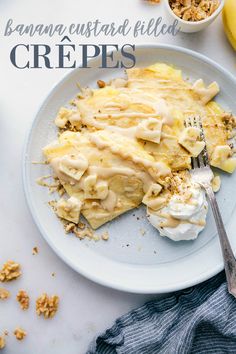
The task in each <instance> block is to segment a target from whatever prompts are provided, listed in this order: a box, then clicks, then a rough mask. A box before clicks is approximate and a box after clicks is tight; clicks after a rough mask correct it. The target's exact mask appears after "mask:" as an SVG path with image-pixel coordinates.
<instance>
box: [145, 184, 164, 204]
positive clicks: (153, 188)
mask: <svg viewBox="0 0 236 354" xmlns="http://www.w3.org/2000/svg"><path fill="white" fill-rule="evenodd" d="M161 190H162V186H161V185H160V184H158V183H152V184H151V185H150V187H149V189H148V191H147V193H146V194H145V195H144V197H143V200H142V202H143V204H145V205H147V207H149V208H151V209H153V210H158V209H160V208H161V207H162V206H163V204H164V203H165V202H166V198H164V197H158V195H159V194H160V192H161Z"/></svg>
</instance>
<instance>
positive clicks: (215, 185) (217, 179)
mask: <svg viewBox="0 0 236 354" xmlns="http://www.w3.org/2000/svg"><path fill="white" fill-rule="evenodd" d="M211 186H212V189H213V192H215V193H217V192H218V191H219V190H220V187H221V179H220V176H215V177H214V178H213V179H212V181H211Z"/></svg>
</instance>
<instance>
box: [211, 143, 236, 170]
mask: <svg viewBox="0 0 236 354" xmlns="http://www.w3.org/2000/svg"><path fill="white" fill-rule="evenodd" d="M231 156H232V150H231V148H230V146H229V145H218V146H216V147H215V149H214V151H213V153H212V155H211V165H212V166H214V167H218V168H220V169H222V170H224V171H226V172H229V173H233V172H234V170H235V168H236V158H234V157H231Z"/></svg>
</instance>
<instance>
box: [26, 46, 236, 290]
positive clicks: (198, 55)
mask: <svg viewBox="0 0 236 354" xmlns="http://www.w3.org/2000/svg"><path fill="white" fill-rule="evenodd" d="M135 48H138V49H142V48H153V49H155V48H156V49H166V50H172V51H173V52H179V53H183V54H186V55H189V56H192V57H194V58H197V59H199V60H200V61H203V62H205V63H207V64H209V65H210V66H213V67H214V68H215V69H217V70H218V71H219V72H221V73H222V74H223V75H225V76H226V77H228V79H229V80H231V81H232V82H233V83H234V85H235V87H236V77H235V76H234V75H233V74H231V72H230V71H228V70H227V69H225V68H223V67H222V66H221V65H220V64H218V63H217V62H215V61H214V60H213V59H210V58H208V57H207V56H205V55H204V54H201V53H199V52H196V51H193V50H191V49H187V48H183V47H179V46H175V45H171V44H137V45H135ZM97 59H98V57H96V58H92V59H90V60H89V63H90V64H92V63H93V62H94V61H96V60H97ZM80 69H81V68H80V67H79V66H78V67H76V68H75V69H73V70H71V71H70V72H68V73H65V75H63V76H62V78H61V79H59V81H57V82H56V83H55V84H54V85H53V86H52V88H51V89H50V91H49V92H47V94H46V95H45V96H44V98H43V99H42V101H41V103H40V104H39V105H38V108H36V110H35V112H36V113H35V114H34V118H33V119H32V122H31V123H30V127H29V128H28V131H27V133H26V136H25V141H24V146H23V155H22V181H23V190H24V195H25V199H26V202H27V203H26V204H27V207H28V209H29V212H30V214H31V217H32V219H33V221H34V223H35V225H36V227H37V228H38V230H39V232H40V233H41V235H42V236H43V238H44V239H45V241H46V242H47V243H48V244H49V246H50V247H51V248H52V250H53V251H54V253H56V254H57V256H59V257H60V258H61V259H62V260H63V262H65V263H66V264H67V265H68V266H69V267H70V268H72V269H73V270H74V271H76V272H77V273H79V274H81V275H82V276H84V277H86V278H87V279H89V280H92V281H93V282H95V283H98V284H100V285H103V286H106V287H109V288H112V289H115V290H120V291H125V292H129V293H135V294H162V293H168V292H173V291H178V290H182V289H185V288H188V287H191V286H194V285H197V284H199V283H202V282H204V281H205V280H208V279H210V278H211V277H213V276H214V275H216V274H217V273H219V272H220V271H221V270H222V269H223V259H222V260H221V262H219V263H218V265H217V266H215V267H214V268H213V269H210V270H207V271H205V272H204V273H201V274H200V275H199V277H198V279H195V278H194V279H193V280H192V279H190V280H187V281H182V282H181V284H179V285H170V286H165V287H162V288H159V289H158V288H157V286H154V287H153V288H145V289H144V288H142V285H140V286H139V287H138V288H137V287H135V289H134V288H133V287H132V286H131V287H130V286H127V285H122V284H121V283H114V282H113V283H111V282H109V281H107V280H106V279H103V277H102V276H97V275H96V274H95V273H93V274H91V272H87V271H86V269H84V268H83V267H80V265H79V264H74V263H73V262H72V261H71V260H70V258H69V257H68V256H66V255H65V254H64V253H63V251H61V250H60V249H59V248H57V247H55V245H54V242H53V241H52V240H51V239H50V237H49V236H48V234H47V232H46V231H45V230H44V228H43V227H42V224H41V222H40V220H39V219H38V216H37V213H36V211H35V209H34V206H33V201H32V197H31V192H30V188H29V184H28V179H27V160H26V159H27V151H28V148H29V144H30V137H31V134H32V132H33V129H34V127H35V124H36V122H37V121H38V115H39V113H40V111H41V110H42V109H43V107H44V106H45V105H46V104H47V103H48V102H50V99H51V97H52V95H53V94H54V93H55V91H56V90H57V89H58V88H59V87H60V86H61V85H63V83H64V82H65V81H67V80H68V79H69V78H70V77H71V76H73V75H74V73H75V72H77V71H79V70H80ZM213 241H214V239H212V240H211V241H210V242H209V243H208V246H209V245H210V244H211V243H212V242H213ZM206 246H207V245H206ZM235 253H236V249H235V251H234V254H235Z"/></svg>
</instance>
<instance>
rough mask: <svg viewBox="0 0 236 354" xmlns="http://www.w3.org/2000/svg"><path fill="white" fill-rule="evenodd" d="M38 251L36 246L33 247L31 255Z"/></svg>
mask: <svg viewBox="0 0 236 354" xmlns="http://www.w3.org/2000/svg"><path fill="white" fill-rule="evenodd" d="M38 253H39V250H38V247H33V250H32V255H33V256H35V255H36V254H38Z"/></svg>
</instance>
